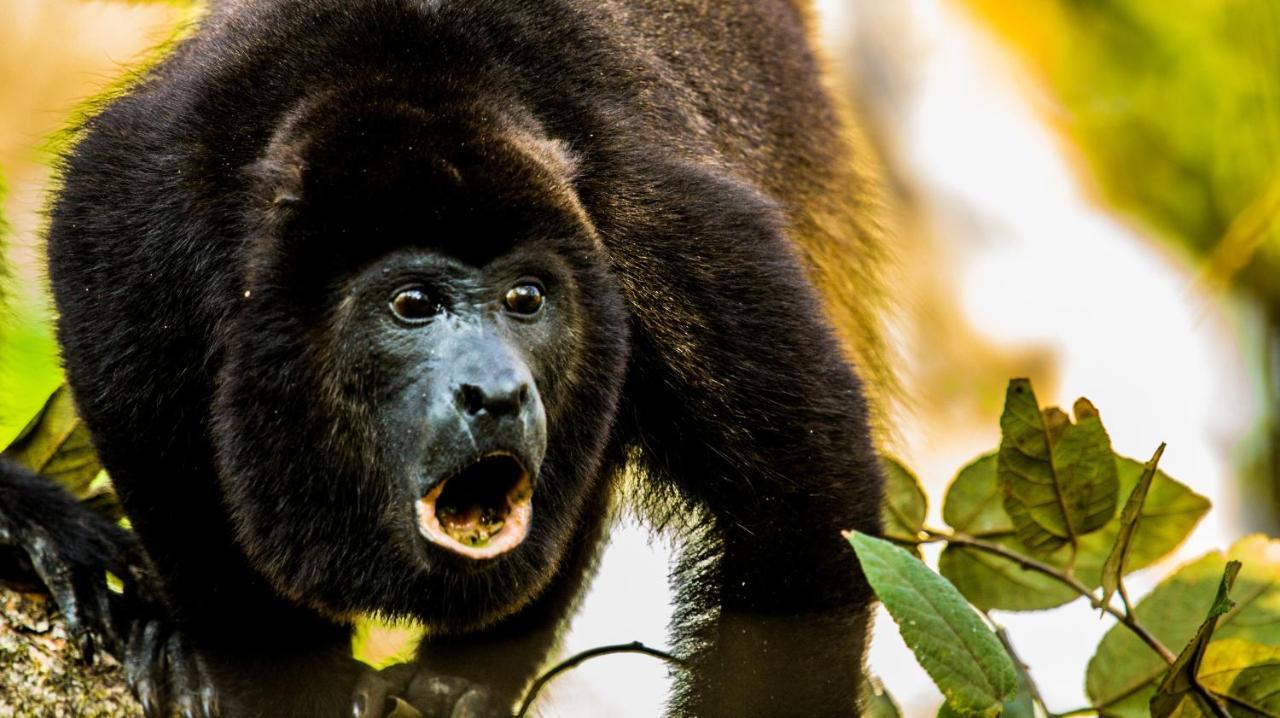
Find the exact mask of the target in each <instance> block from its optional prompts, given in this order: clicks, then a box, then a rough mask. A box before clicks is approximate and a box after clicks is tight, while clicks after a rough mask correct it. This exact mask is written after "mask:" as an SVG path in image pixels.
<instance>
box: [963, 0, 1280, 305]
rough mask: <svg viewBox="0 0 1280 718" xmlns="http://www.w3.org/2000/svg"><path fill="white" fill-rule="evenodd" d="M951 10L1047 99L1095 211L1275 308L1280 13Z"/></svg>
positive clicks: (1249, 8) (975, 1)
mask: <svg viewBox="0 0 1280 718" xmlns="http://www.w3.org/2000/svg"><path fill="white" fill-rule="evenodd" d="M960 2H961V4H962V5H965V6H967V7H968V8H970V9H971V10H973V11H974V12H975V14H976V15H977V16H978V17H979V18H980V19H981V20H982V21H983V22H984V23H985V24H986V25H987V26H988V27H989V28H991V29H992V30H993V31H994V32H995V33H996V35H997V36H998V37H1000V38H1001V39H1002V40H1003V41H1004V42H1005V44H1007V45H1008V46H1009V47H1011V48H1012V49H1013V50H1014V51H1015V53H1016V55H1017V56H1018V57H1019V58H1020V59H1021V60H1022V61H1023V64H1024V66H1025V67H1027V68H1029V69H1030V70H1031V71H1032V73H1033V74H1034V75H1035V76H1036V78H1037V79H1039V80H1040V81H1041V82H1042V84H1043V86H1044V87H1045V88H1047V89H1048V91H1049V93H1050V95H1051V100H1052V101H1053V103H1054V105H1055V106H1056V107H1057V108H1058V109H1059V110H1060V111H1059V112H1056V113H1054V114H1053V115H1052V116H1051V118H1050V119H1051V121H1053V122H1054V123H1055V124H1056V125H1057V126H1058V127H1059V128H1060V129H1061V131H1062V132H1063V133H1064V134H1065V136H1066V137H1067V138H1069V139H1070V140H1071V141H1072V142H1073V143H1074V145H1075V146H1076V147H1077V148H1078V149H1079V151H1080V154H1081V156H1082V157H1083V159H1084V160H1085V163H1086V165H1087V168H1088V170H1089V171H1090V172H1091V174H1092V176H1093V177H1094V178H1095V180H1096V183H1097V186H1098V187H1099V188H1100V190H1101V192H1102V194H1103V196H1104V198H1105V199H1106V200H1107V201H1108V202H1110V203H1112V204H1113V205H1115V206H1116V207H1117V208H1119V209H1120V210H1121V211H1123V212H1125V213H1127V214H1130V215H1132V216H1135V217H1138V218H1140V219H1141V220H1143V221H1144V222H1145V223H1147V224H1149V225H1150V226H1152V227H1153V228H1155V229H1156V230H1157V231H1158V232H1159V233H1160V234H1161V235H1162V236H1164V237H1166V238H1167V239H1169V240H1171V241H1173V242H1175V243H1176V244H1178V245H1179V246H1181V247H1183V248H1185V249H1187V250H1190V251H1191V252H1192V253H1193V254H1194V255H1195V256H1197V257H1201V258H1204V259H1206V260H1208V262H1209V270H1210V272H1211V273H1212V276H1213V278H1214V279H1216V280H1223V279H1227V278H1234V279H1236V280H1237V281H1239V283H1240V284H1241V285H1242V286H1244V287H1247V288H1248V289H1249V290H1250V291H1252V292H1254V293H1256V294H1257V295H1258V296H1259V297H1262V298H1263V300H1264V301H1265V302H1266V303H1267V304H1268V305H1269V306H1270V307H1273V308H1280V271H1278V270H1280V222H1278V221H1277V217H1278V216H1280V3H1277V2H1275V0H1231V1H1230V2H1215V1H1211V0H1182V1H1181V2H1176V3H1169V2H1165V1H1164V0H1022V1H1021V2H1016V3H1011V2H1005V1H1004V0H960ZM1276 311H1280V309H1278V310H1276ZM1276 311H1273V315H1274V314H1275V313H1276Z"/></svg>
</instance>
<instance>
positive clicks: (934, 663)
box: [846, 531, 1017, 718]
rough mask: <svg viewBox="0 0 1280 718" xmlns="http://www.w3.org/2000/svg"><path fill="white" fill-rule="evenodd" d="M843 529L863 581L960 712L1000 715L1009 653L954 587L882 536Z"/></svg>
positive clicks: (1008, 683) (1008, 686)
mask: <svg viewBox="0 0 1280 718" xmlns="http://www.w3.org/2000/svg"><path fill="white" fill-rule="evenodd" d="M846 536H847V538H848V539H849V543H850V544H852V545H853V548H854V550H855V551H856V552H857V554H858V560H859V561H860V562H861V564H862V570H863V572H864V573H865V574H866V577H867V581H868V582H869V583H870V584H871V587H872V589H874V590H875V592H876V595H877V596H878V597H879V598H880V600H881V602H883V603H884V606H885V608H886V609H888V611H889V615H890V616H892V617H893V620H894V621H895V622H897V624H898V630H899V631H900V632H901V633H902V638H903V640H904V641H906V644H907V646H908V647H910V648H911V651H912V652H913V653H915V656H916V660H917V661H919V662H920V665H921V666H922V667H923V668H924V669H925V671H926V672H927V673H928V674H929V677H931V678H932V679H933V682H934V683H936V684H937V686H938V689H939V690H941V691H942V695H943V696H945V697H946V699H947V703H948V704H949V705H950V706H951V707H952V708H953V709H955V710H956V711H959V712H960V713H963V714H965V715H980V716H988V717H990V718H995V716H997V715H999V713H1000V711H1001V708H1002V706H1003V703H1004V701H1005V699H1007V698H1009V697H1010V696H1011V695H1013V692H1014V689H1015V688H1016V686H1017V676H1016V672H1015V670H1014V667H1013V661H1012V660H1010V658H1009V654H1007V653H1005V650H1004V646H1002V645H1000V639H998V638H996V635H995V633H993V632H992V631H991V629H990V628H988V627H987V625H986V624H985V623H983V621H982V619H981V618H979V617H978V614H977V613H976V612H975V611H974V610H973V608H972V607H970V606H969V604H968V603H966V602H965V600H964V597H962V596H961V595H960V592H959V591H957V590H956V589H955V587H954V586H952V585H951V584H950V583H948V582H947V580H946V579H945V578H943V577H941V576H939V575H938V574H936V573H934V572H933V571H931V570H930V569H929V567H928V566H926V565H925V564H924V563H923V562H922V561H919V560H917V559H916V558H915V557H914V556H912V555H911V554H910V553H909V552H907V551H906V550H904V549H902V548H900V547H898V546H895V545H894V544H892V543H890V542H889V541H885V540H883V539H878V538H875V537H873V536H868V535H866V534H863V533H859V532H857V531H852V532H849V533H848V534H846Z"/></svg>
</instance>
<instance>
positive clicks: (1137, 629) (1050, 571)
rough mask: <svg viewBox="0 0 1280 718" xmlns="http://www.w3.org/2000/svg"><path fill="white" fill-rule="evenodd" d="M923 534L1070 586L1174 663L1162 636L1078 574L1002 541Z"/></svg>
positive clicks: (933, 540) (931, 540)
mask: <svg viewBox="0 0 1280 718" xmlns="http://www.w3.org/2000/svg"><path fill="white" fill-rule="evenodd" d="M924 533H925V534H926V535H927V536H928V538H927V539H925V540H924V541H921V543H939V542H942V541H945V542H947V543H949V544H953V545H956V546H966V547H968V548H972V549H975V550H977V551H985V552H986V553H990V554H994V555H996V556H1000V557H1001V558H1005V559H1008V560H1010V561H1012V562H1014V563H1016V564H1018V565H1019V566H1021V567H1022V568H1024V569H1027V570H1029V571H1036V572H1038V573H1042V574H1044V575H1045V576H1048V577H1050V578H1052V579H1054V580H1055V581H1058V582H1059V583H1062V584H1064V585H1066V586H1069V587H1070V588H1071V589H1072V590H1074V591H1075V592H1076V593H1078V594H1080V595H1081V596H1084V597H1085V598H1088V599H1089V601H1090V603H1092V604H1093V606H1094V608H1100V609H1102V610H1103V611H1106V612H1107V613H1109V614H1111V616H1112V617H1114V618H1115V619H1116V620H1117V621H1119V622H1120V623H1121V624H1122V625H1123V626H1124V627H1125V628H1128V629H1129V630H1130V631H1132V632H1133V634H1134V635H1136V636H1137V637H1138V638H1140V639H1142V642H1143V643H1146V644H1147V645H1148V646H1149V647H1150V648H1151V650H1153V651H1155V652H1156V654H1157V655H1159V656H1160V658H1161V660H1163V661H1164V662H1165V663H1169V664H1172V663H1173V662H1174V660H1175V659H1176V658H1177V656H1175V655H1174V653H1173V652H1172V651H1170V650H1169V649H1168V648H1166V647H1165V645H1164V644H1163V643H1161V642H1160V639H1158V638H1156V637H1155V636H1154V635H1152V634H1151V632H1150V631H1148V630H1147V629H1146V628H1145V627H1144V626H1142V624H1140V623H1138V621H1137V619H1135V618H1134V617H1133V615H1132V614H1130V613H1127V612H1125V611H1121V610H1119V609H1117V608H1114V607H1113V606H1112V605H1111V604H1110V603H1107V604H1103V603H1102V601H1101V600H1099V598H1098V596H1097V594H1095V593H1094V592H1093V591H1092V590H1091V589H1090V588H1089V587H1088V586H1086V585H1084V584H1083V583H1081V582H1080V579H1078V578H1076V577H1075V576H1072V575H1069V574H1067V573H1066V572H1064V571H1062V570H1059V569H1058V568H1056V567H1054V566H1051V565H1049V564H1047V563H1044V562H1043V561H1037V560H1036V559H1034V558H1031V557H1030V556H1024V555H1022V554H1020V553H1018V552H1017V551H1010V550H1009V549H1007V548H1005V547H1004V546H1001V545H1000V544H996V543H991V542H989V541H984V540H982V539H980V538H974V537H972V536H967V535H965V534H962V533H956V532H952V531H941V530H937V529H925V530H924Z"/></svg>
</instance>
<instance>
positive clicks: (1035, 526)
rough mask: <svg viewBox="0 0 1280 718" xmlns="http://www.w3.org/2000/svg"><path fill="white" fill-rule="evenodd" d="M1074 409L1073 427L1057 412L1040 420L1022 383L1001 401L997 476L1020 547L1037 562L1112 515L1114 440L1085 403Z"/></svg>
mask: <svg viewBox="0 0 1280 718" xmlns="http://www.w3.org/2000/svg"><path fill="white" fill-rule="evenodd" d="M1074 408H1075V413H1076V423H1074V424H1072V423H1071V422H1070V421H1069V420H1067V417H1066V415H1065V414H1063V413H1062V412H1061V411H1059V410H1057V409H1048V410H1046V411H1045V412H1044V413H1041V411H1040V407H1039V405H1038V404H1037V403H1036V396H1035V392H1034V391H1032V389H1031V382H1030V381H1028V380H1027V379H1014V380H1013V381H1011V382H1009V389H1008V391H1007V392H1006V394H1005V408H1004V413H1003V414H1002V415H1001V417H1000V430H1001V433H1002V438H1001V441H1000V452H999V461H998V466H997V475H998V477H999V479H1000V488H1001V491H1002V493H1003V496H1004V505H1005V511H1007V512H1008V514H1009V518H1010V519H1012V520H1013V524H1014V527H1015V528H1016V529H1017V532H1018V538H1019V540H1020V541H1021V542H1022V544H1023V545H1024V546H1026V547H1027V548H1028V549H1030V550H1031V551H1032V552H1034V553H1036V554H1038V555H1046V554H1050V553H1053V552H1054V551H1056V550H1057V549H1058V548H1059V547H1061V546H1063V545H1065V544H1068V543H1074V542H1075V541H1076V540H1077V539H1078V538H1079V537H1080V536H1083V535H1085V534H1088V533H1091V532H1093V531H1096V530H1097V529H1100V528H1102V527H1103V526H1104V525H1106V523H1107V522H1108V521H1110V520H1111V518H1112V516H1114V515H1115V511H1116V500H1117V496H1118V492H1119V484H1118V482H1117V478H1116V465H1115V460H1114V457H1113V455H1112V453H1111V439H1110V438H1109V437H1108V436H1107V431H1106V429H1105V428H1103V426H1102V420H1101V419H1100V418H1099V416H1098V411H1097V409H1095V408H1094V407H1093V405H1092V404H1090V403H1089V401H1088V400H1087V399H1079V400H1078V401H1076V404H1075V407H1074Z"/></svg>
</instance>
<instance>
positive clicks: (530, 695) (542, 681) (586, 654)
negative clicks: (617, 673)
mask: <svg viewBox="0 0 1280 718" xmlns="http://www.w3.org/2000/svg"><path fill="white" fill-rule="evenodd" d="M614 653H639V654H641V655H645V656H652V657H654V658H659V659H662V660H664V661H666V662H667V663H670V664H672V665H675V666H683V665H685V662H684V661H683V660H681V659H679V658H676V657H675V656H673V655H671V654H670V653H667V652H666V651H659V650H658V649H656V648H650V647H648V646H646V645H644V644H643V643H641V642H639V641H632V642H631V643H619V644H616V645H612V646H599V647H597V648H592V649H590V650H586V651H583V652H581V653H575V654H573V655H572V656H569V657H568V658H566V659H564V660H563V661H560V662H559V663H557V664H556V665H554V666H552V667H551V668H550V669H549V670H547V672H546V673H543V674H542V675H540V676H538V677H537V679H535V680H534V682H533V685H531V686H529V690H528V692H527V693H525V696H524V700H523V701H521V702H520V710H518V711H516V716H515V718H524V717H525V716H526V715H528V713H529V708H531V707H532V706H533V701H534V700H535V699H536V698H537V697H538V693H540V692H541V691H542V689H543V687H544V686H546V685H547V683H548V682H549V681H550V680H551V679H552V678H555V677H556V676H558V675H560V674H561V673H564V672H565V671H567V670H569V669H571V668H576V667H577V666H578V665H579V664H581V663H582V662H583V661H588V660H591V659H592V658H598V657H600V656H608V655H612V654H614Z"/></svg>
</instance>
